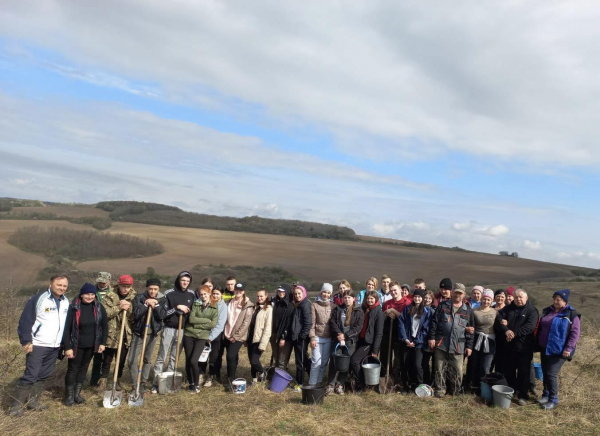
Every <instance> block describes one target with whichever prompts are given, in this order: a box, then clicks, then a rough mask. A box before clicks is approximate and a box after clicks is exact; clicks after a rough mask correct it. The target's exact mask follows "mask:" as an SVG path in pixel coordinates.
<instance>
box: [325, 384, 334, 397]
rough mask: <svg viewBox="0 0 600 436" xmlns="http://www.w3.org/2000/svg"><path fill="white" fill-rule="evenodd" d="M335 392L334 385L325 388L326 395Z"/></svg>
mask: <svg viewBox="0 0 600 436" xmlns="http://www.w3.org/2000/svg"><path fill="white" fill-rule="evenodd" d="M334 390H335V387H334V386H333V385H327V387H326V388H325V395H326V396H327V395H329V394H330V393H332V392H333V391H334Z"/></svg>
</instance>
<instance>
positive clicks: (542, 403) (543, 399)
mask: <svg viewBox="0 0 600 436" xmlns="http://www.w3.org/2000/svg"><path fill="white" fill-rule="evenodd" d="M538 403H539V404H541V405H544V404H547V403H548V397H542V398H540V399H539V400H538Z"/></svg>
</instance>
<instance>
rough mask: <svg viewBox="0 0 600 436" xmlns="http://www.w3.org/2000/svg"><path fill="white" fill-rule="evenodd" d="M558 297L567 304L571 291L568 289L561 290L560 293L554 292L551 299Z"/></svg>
mask: <svg viewBox="0 0 600 436" xmlns="http://www.w3.org/2000/svg"><path fill="white" fill-rule="evenodd" d="M557 295H558V296H559V297H560V298H562V299H563V300H565V303H567V304H568V303H569V296H570V295H571V290H569V289H563V290H562V291H556V292H555V293H554V294H552V298H554V297H556V296H557Z"/></svg>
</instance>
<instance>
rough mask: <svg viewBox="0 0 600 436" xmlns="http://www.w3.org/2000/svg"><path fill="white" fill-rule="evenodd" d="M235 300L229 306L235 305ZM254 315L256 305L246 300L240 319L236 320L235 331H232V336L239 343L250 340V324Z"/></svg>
mask: <svg viewBox="0 0 600 436" xmlns="http://www.w3.org/2000/svg"><path fill="white" fill-rule="evenodd" d="M233 301H234V300H231V301H230V302H229V304H233V303H232V302H233ZM253 313H254V303H253V302H252V301H250V299H249V298H246V304H244V307H243V308H242V311H241V312H240V315H239V316H238V319H237V320H236V322H235V324H234V326H233V329H232V330H231V336H232V337H233V338H234V339H235V340H236V341H238V342H245V341H246V339H248V329H249V328H250V322H251V321H252V314H253Z"/></svg>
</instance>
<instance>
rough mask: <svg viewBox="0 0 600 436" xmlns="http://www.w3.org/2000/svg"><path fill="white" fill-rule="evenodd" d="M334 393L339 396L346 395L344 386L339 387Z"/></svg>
mask: <svg viewBox="0 0 600 436" xmlns="http://www.w3.org/2000/svg"><path fill="white" fill-rule="evenodd" d="M334 392H335V393H336V394H338V395H344V386H342V385H337V386H336V387H335V391H334Z"/></svg>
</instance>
